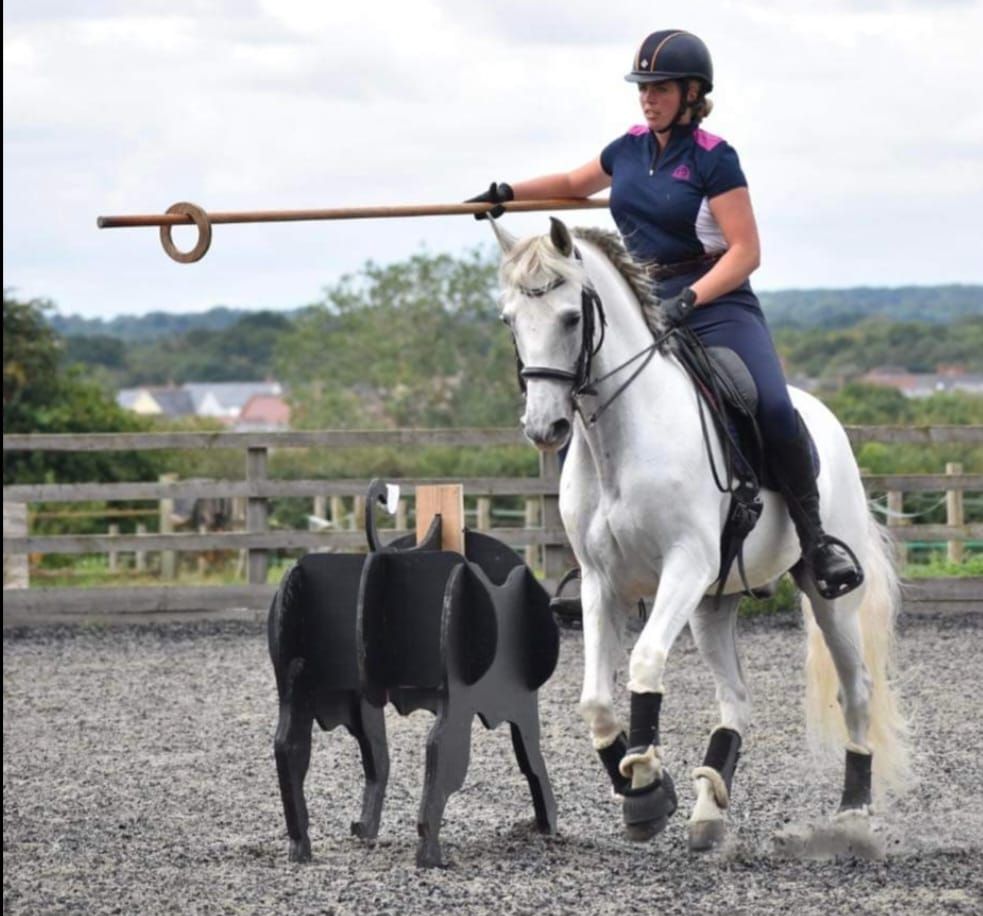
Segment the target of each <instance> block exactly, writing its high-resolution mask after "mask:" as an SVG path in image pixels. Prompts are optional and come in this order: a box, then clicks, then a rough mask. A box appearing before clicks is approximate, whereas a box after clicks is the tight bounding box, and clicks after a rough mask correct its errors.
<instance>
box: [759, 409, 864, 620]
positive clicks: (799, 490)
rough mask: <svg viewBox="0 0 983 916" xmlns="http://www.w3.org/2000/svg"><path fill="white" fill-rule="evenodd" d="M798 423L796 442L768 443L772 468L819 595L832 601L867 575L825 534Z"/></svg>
mask: <svg viewBox="0 0 983 916" xmlns="http://www.w3.org/2000/svg"><path fill="white" fill-rule="evenodd" d="M796 419H797V421H798V435H797V436H796V437H795V438H794V439H792V440H790V441H782V440H777V441H772V442H769V443H768V448H769V464H770V466H771V469H772V470H773V471H774V472H775V476H776V478H777V479H778V485H779V487H780V488H781V491H782V495H783V496H784V497H785V503H786V505H787V506H788V512H789V515H791V516H792V521H793V523H794V524H795V530H796V533H797V534H798V535H799V543H800V544H801V545H802V560H803V562H804V563H805V565H806V566H807V567H808V569H809V571H810V572H811V573H812V577H813V579H815V581H816V587H817V588H818V590H819V594H820V595H822V596H823V597H824V598H827V599H830V600H832V599H834V598H840V597H842V596H843V595H845V594H847V593H848V592H852V591H853V590H854V589H855V588H856V587H857V586H858V585H860V583H861V582H863V581H864V572H863V569H861V567H860V563H859V562H858V561H857V558H856V556H854V554H853V551H852V550H850V548H849V547H847V545H846V544H844V543H843V542H842V541H841V540H839V539H838V538H834V537H831V536H830V535H828V534H826V532H824V531H823V523H822V519H821V518H820V515H819V491H818V490H817V489H816V475H815V471H814V468H813V464H812V450H811V448H810V446H809V434H808V432H807V431H806V428H805V424H804V423H803V422H802V417H800V416H799V415H798V414H796Z"/></svg>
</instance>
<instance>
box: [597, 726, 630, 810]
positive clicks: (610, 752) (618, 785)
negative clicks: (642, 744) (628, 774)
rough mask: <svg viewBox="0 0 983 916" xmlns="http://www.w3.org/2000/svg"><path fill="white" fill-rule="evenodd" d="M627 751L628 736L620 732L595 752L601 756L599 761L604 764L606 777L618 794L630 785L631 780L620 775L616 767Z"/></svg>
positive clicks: (623, 792)
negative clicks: (605, 745)
mask: <svg viewBox="0 0 983 916" xmlns="http://www.w3.org/2000/svg"><path fill="white" fill-rule="evenodd" d="M627 752H628V738H627V737H626V736H625V733H624V732H622V733H621V734H620V735H618V737H617V738H615V739H614V741H612V742H611V743H610V744H609V745H608V746H607V747H602V748H601V749H600V750H598V752H597V756H598V757H600V758H601V763H602V764H603V765H604V770H605V772H606V773H607V774H608V779H610V780H611V787H612V788H613V789H614V791H615V792H617V793H618V794H619V795H624V794H625V789H627V788H628V787H629V786H630V785H631V780H630V779H626V778H625V777H624V776H622V775H621V771H620V770H619V769H618V764H619V763H621V758H622V757H624V756H625V754H626V753H627Z"/></svg>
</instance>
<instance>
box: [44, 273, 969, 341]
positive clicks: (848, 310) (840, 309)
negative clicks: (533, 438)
mask: <svg viewBox="0 0 983 916" xmlns="http://www.w3.org/2000/svg"><path fill="white" fill-rule="evenodd" d="M758 296H759V298H760V299H761V305H762V307H763V308H764V310H765V314H767V316H768V321H769V323H770V324H771V325H772V326H773V327H775V328H783V327H784V328H802V329H807V328H821V329H824V330H828V329H831V328H848V327H851V326H853V325H855V324H859V323H860V322H862V321H864V320H866V319H868V318H873V317H880V318H885V319H887V320H889V321H923V322H929V323H932V324H949V323H951V322H953V321H957V320H959V319H960V318H967V317H971V316H974V315H983V286H957V285H952V286H902V287H897V288H889V287H857V288H856V289H784V290H778V291H776V292H762V293H759V294H758ZM301 311H302V309H301V308H296V309H285V310H282V311H277V313H276V314H278V315H280V316H282V317H283V318H285V319H287V320H288V321H292V320H293V319H294V318H295V317H296V316H297V315H298V314H299V313H300V312H301ZM254 314H256V312H255V311H253V310H246V309H236V308H229V307H228V306H224V305H219V306H216V307H215V308H211V309H209V310H208V311H206V312H189V313H187V314H178V315H170V314H168V313H166V312H150V313H149V314H146V315H120V316H118V317H116V318H108V319H107V318H82V317H81V316H79V315H52V316H50V321H51V324H52V326H53V327H54V329H55V330H56V331H57V332H58V333H59V334H60V335H62V336H63V337H114V338H116V339H117V340H122V341H125V342H126V343H149V342H151V341H155V340H159V339H161V338H166V337H170V338H175V337H180V336H181V335H183V334H187V333H188V332H189V331H224V330H227V329H228V328H231V327H232V326H233V325H235V324H237V323H238V322H239V321H240V320H241V319H242V318H245V317H248V316H249V315H254Z"/></svg>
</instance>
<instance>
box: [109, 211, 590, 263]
mask: <svg viewBox="0 0 983 916" xmlns="http://www.w3.org/2000/svg"><path fill="white" fill-rule="evenodd" d="M607 205H608V202H607V200H606V199H603V198H584V197H578V198H568V197H564V198H554V199H549V200H513V201H509V202H508V203H502V204H490V203H460V204H419V205H415V204H409V205H402V206H395V207H393V206H387V207H382V206H380V207H335V208H332V209H328V210H242V211H237V212H228V213H207V212H206V211H205V210H203V209H202V208H201V207H199V206H198V205H197V204H192V203H187V202H183V201H182V202H181V203H176V204H173V205H172V206H170V207H168V208H167V212H166V213H145V214H131V215H124V216H100V217H99V218H98V219H97V220H96V225H97V226H98V227H99V228H100V229H119V228H128V227H132V226H159V227H160V243H161V245H163V246H164V251H166V252H167V254H168V255H169V256H170V257H171V258H173V259H174V260H175V261H178V262H179V263H181V264H191V263H193V262H194V261H200V260H201V259H202V258H203V257H204V256H205V254H206V253H207V251H208V247H209V246H210V245H211V243H212V226H213V225H215V224H216V223H291V222H299V221H302V220H328V219H391V218H393V217H404V216H459V215H464V214H468V215H470V214H476V213H485V212H487V211H488V210H491V209H493V208H494V207H502V208H503V209H504V210H507V211H508V212H509V213H529V212H532V211H536V210H594V209H600V208H602V207H607ZM184 225H194V226H196V227H197V229H198V241H197V243H196V244H195V246H194V247H193V248H192V249H191V250H190V251H180V250H179V249H178V247H177V246H176V245H175V244H174V240H173V239H172V238H171V229H172V228H173V227H174V226H184Z"/></svg>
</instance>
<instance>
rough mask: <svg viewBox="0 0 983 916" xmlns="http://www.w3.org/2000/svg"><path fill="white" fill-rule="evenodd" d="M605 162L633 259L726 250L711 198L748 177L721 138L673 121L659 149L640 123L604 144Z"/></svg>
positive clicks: (662, 259) (666, 259)
mask: <svg viewBox="0 0 983 916" xmlns="http://www.w3.org/2000/svg"><path fill="white" fill-rule="evenodd" d="M601 167H602V168H603V169H604V171H605V172H607V174H608V175H610V176H611V197H610V201H611V215H612V216H613V217H614V221H615V223H616V224H617V226H618V229H619V230H620V231H621V235H622V237H623V238H624V241H625V245H626V246H627V248H628V250H629V251H630V252H631V254H632V255H633V256H634V257H635V258H637V259H639V260H643V261H656V262H658V263H660V264H672V263H675V262H677V261H688V260H692V259H693V258H698V257H700V256H701V255H703V254H706V253H713V252H719V251H724V250H726V248H727V241H726V239H724V236H723V234H722V233H721V231H720V227H719V226H718V225H717V221H716V220H715V219H714V218H713V214H712V213H711V212H710V207H709V204H708V201H709V200H711V199H712V198H714V197H716V196H717V195H718V194H724V193H725V192H727V191H731V190H733V189H734V188H744V187H747V180H746V179H745V177H744V172H743V171H741V165H740V162H739V161H738V159H737V153H736V152H735V151H734V149H733V147H731V146H730V145H729V144H728V143H727V142H726V141H724V140H721V139H720V137H716V136H714V135H713V134H709V133H707V132H706V131H705V130H703V129H702V128H700V127H698V126H696V125H691V124H680V125H676V127H674V128H673V129H672V133H671V135H670V138H669V142H668V144H667V145H666V148H665V149H664V150H662V151H661V153H660V151H659V144H658V141H657V140H656V139H655V135H654V134H653V133H652V131H651V130H649V128H648V127H647V126H646V125H644V124H640V125H637V126H635V127H632V128H630V129H629V130H628V132H627V133H626V134H624V135H623V136H621V137H619V138H618V139H617V140H615V141H614V142H613V143H609V144H608V145H607V146H606V147H605V148H604V150H603V152H602V153H601Z"/></svg>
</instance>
